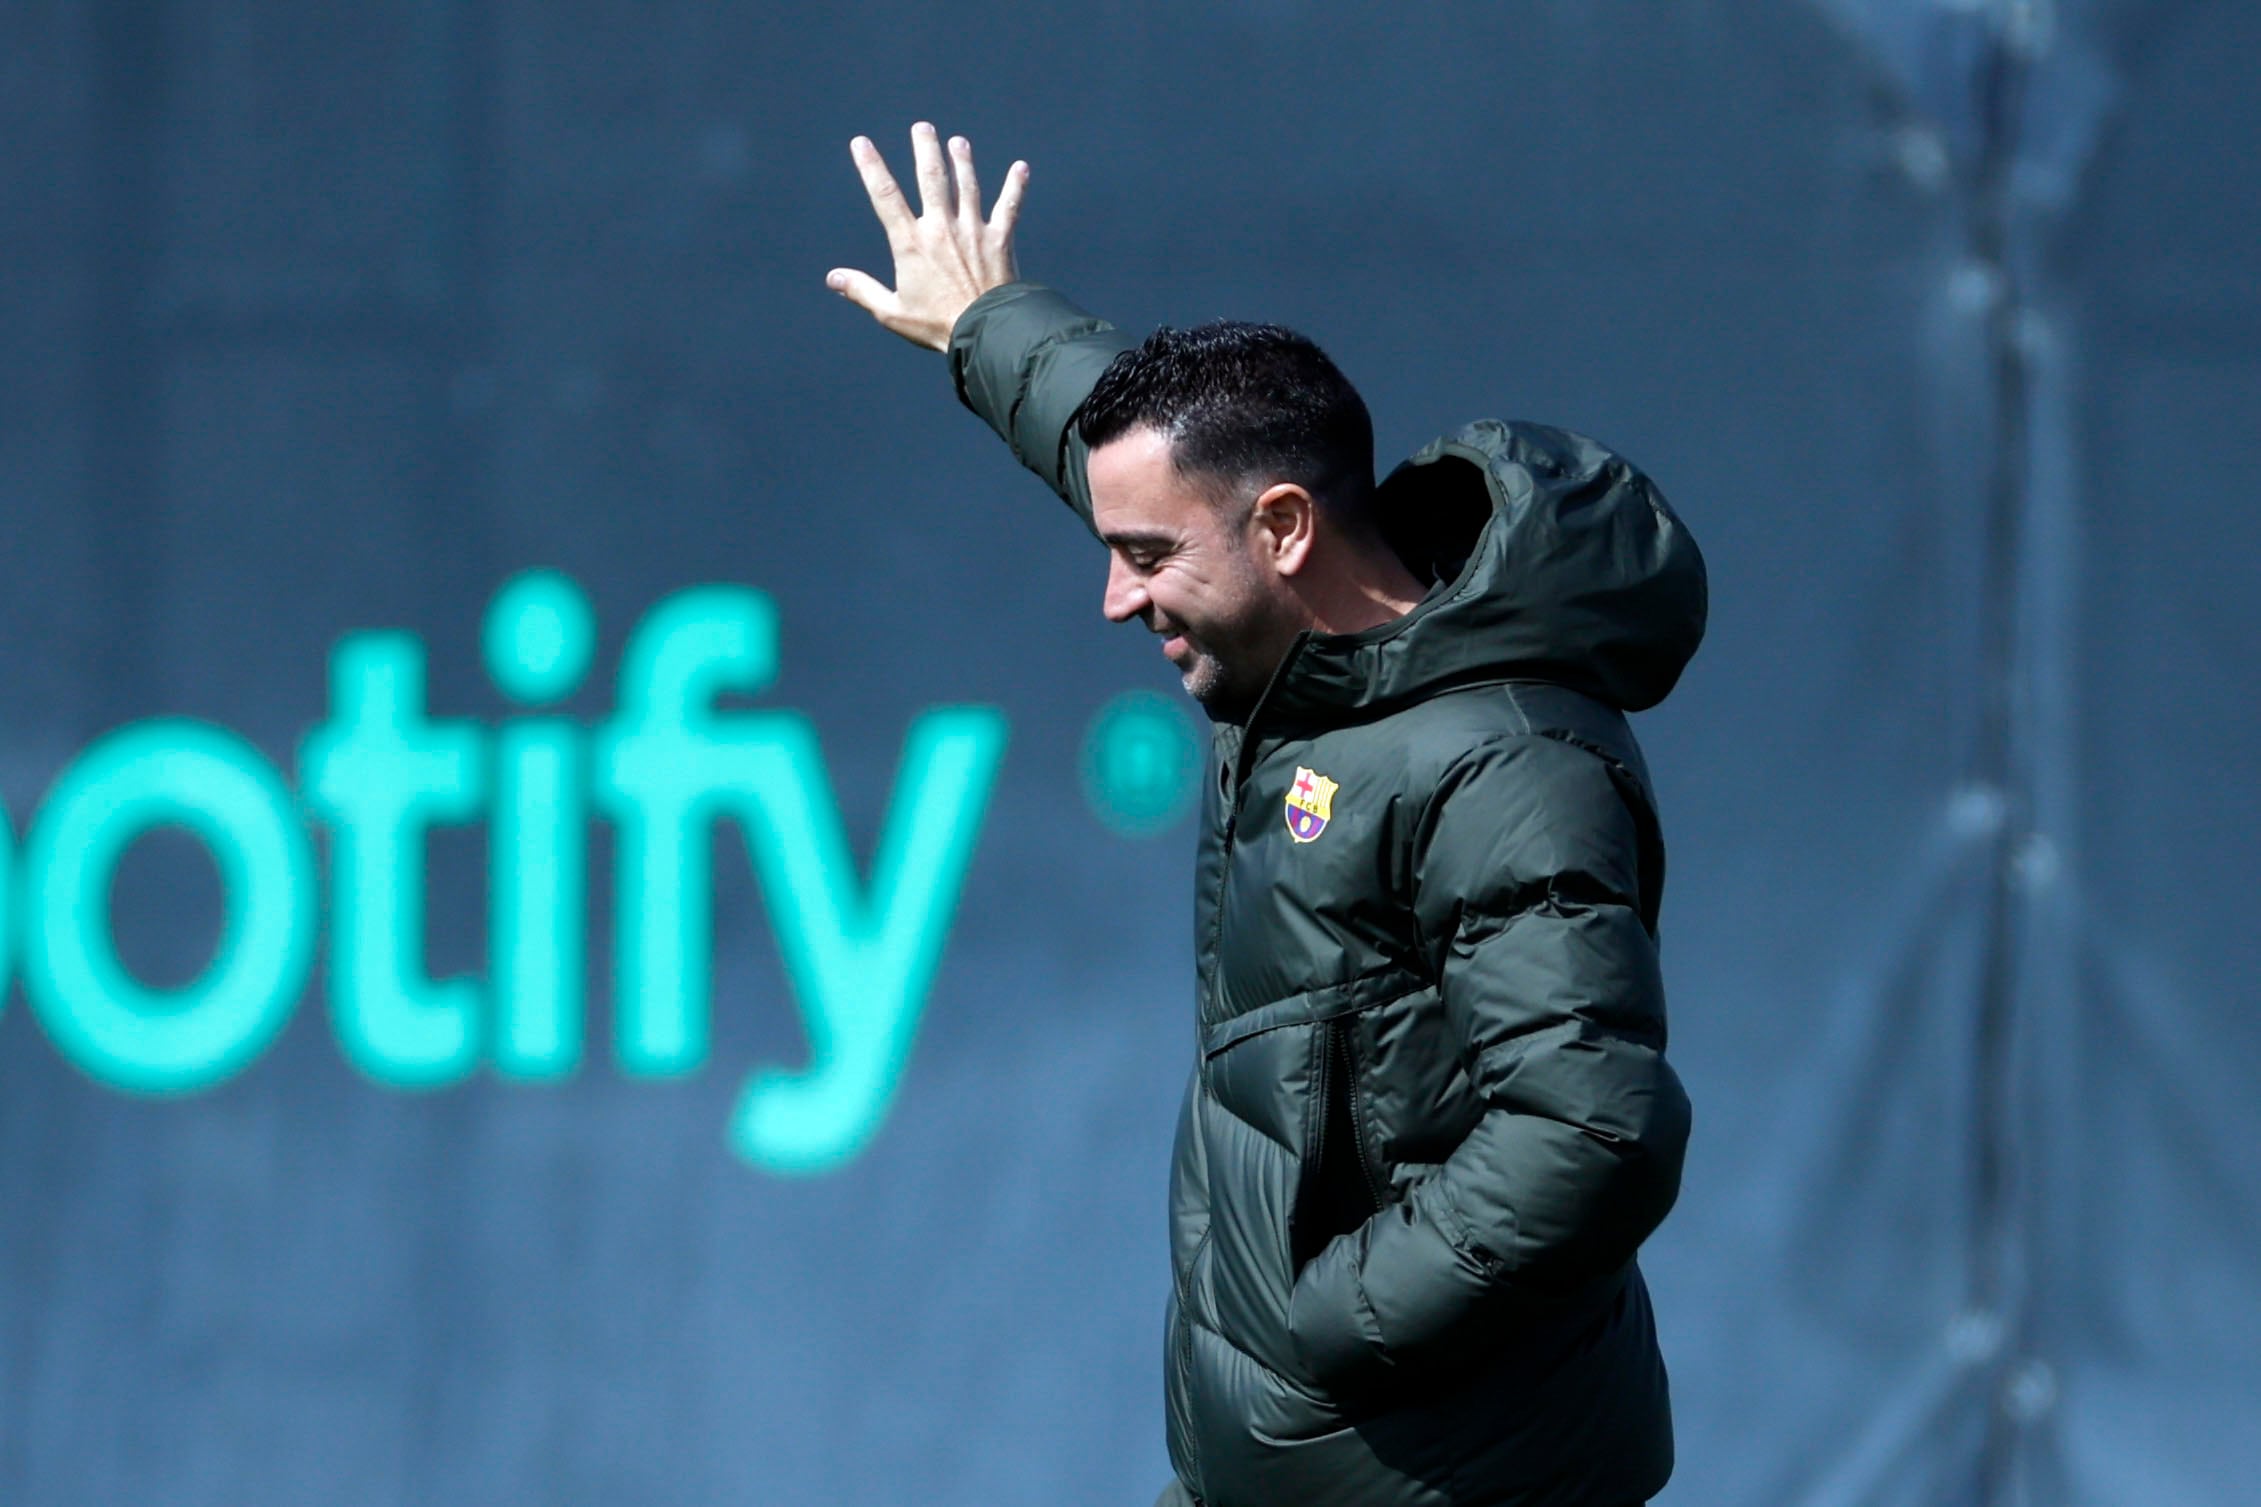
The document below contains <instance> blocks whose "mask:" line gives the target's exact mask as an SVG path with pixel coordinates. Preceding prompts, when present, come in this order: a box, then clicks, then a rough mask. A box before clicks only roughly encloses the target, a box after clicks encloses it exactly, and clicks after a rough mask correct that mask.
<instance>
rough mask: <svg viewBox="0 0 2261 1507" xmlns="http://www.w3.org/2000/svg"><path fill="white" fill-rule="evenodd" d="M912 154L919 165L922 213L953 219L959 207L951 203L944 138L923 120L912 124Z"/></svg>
mask: <svg viewBox="0 0 2261 1507" xmlns="http://www.w3.org/2000/svg"><path fill="white" fill-rule="evenodd" d="M911 157H912V159H913V160H914V161H915V162H916V163H917V164H918V174H919V213H920V214H922V215H936V216H939V217H941V218H943V219H947V218H949V216H950V212H951V210H952V209H953V208H954V207H955V206H953V205H952V204H951V202H950V174H949V171H948V169H946V168H944V167H943V165H942V138H941V137H939V136H937V135H935V134H934V127H933V126H931V125H929V124H927V123H926V122H925V121H923V120H922V121H920V122H919V123H918V124H917V125H915V126H913V127H911Z"/></svg>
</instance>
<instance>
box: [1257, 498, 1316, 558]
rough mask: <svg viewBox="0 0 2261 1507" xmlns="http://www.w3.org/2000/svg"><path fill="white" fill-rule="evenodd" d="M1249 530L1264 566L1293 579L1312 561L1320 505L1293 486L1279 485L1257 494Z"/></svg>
mask: <svg viewBox="0 0 2261 1507" xmlns="http://www.w3.org/2000/svg"><path fill="white" fill-rule="evenodd" d="M1248 526H1249V527H1250V528H1251V529H1253V530H1255V533H1256V539H1255V543H1256V548H1257V552H1258V555H1259V557H1260V558H1261V559H1262V560H1263V561H1264V563H1266V564H1268V565H1270V566H1271V567H1272V569H1273V570H1275V571H1277V572H1278V573H1279V574H1281V575H1283V576H1292V575H1295V574H1296V573H1297V572H1299V571H1301V570H1302V569H1303V568H1304V565H1305V564H1306V563H1307V562H1308V561H1309V559H1310V558H1311V544H1312V540H1313V537H1314V536H1315V535H1316V534H1317V533H1318V530H1319V504H1318V502H1317V500H1316V499H1314V498H1313V497H1312V495H1311V494H1310V493H1309V492H1306V491H1305V490H1304V489H1303V488H1301V487H1299V486H1297V485H1296V484H1295V483H1294V482H1292V481H1283V482H1279V483H1276V484H1275V485H1273V486H1269V487H1266V488H1265V489H1264V490H1263V492H1261V493H1259V494H1258V496H1257V498H1256V505H1255V507H1254V508H1253V509H1252V510H1251V511H1250V513H1249V518H1248Z"/></svg>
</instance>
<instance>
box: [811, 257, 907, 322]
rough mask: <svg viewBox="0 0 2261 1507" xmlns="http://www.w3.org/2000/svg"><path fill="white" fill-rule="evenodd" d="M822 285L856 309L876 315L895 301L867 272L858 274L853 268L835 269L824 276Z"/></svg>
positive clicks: (885, 288) (883, 286)
mask: <svg viewBox="0 0 2261 1507" xmlns="http://www.w3.org/2000/svg"><path fill="white" fill-rule="evenodd" d="M824 285H825V286H826V287H828V288H830V289H831V290H832V291H833V292H835V293H837V294H839V295H840V296H841V297H842V298H845V299H847V300H848V302H850V303H852V304H854V305H856V306H857V307H858V308H861V309H865V310H867V311H869V312H870V313H872V314H875V315H876V314H877V313H878V312H879V311H880V309H881V308H882V307H884V306H885V305H887V304H891V303H893V302H894V301H895V295H894V293H893V292H892V291H891V290H890V289H889V288H888V287H887V286H886V285H885V284H884V283H882V282H880V280H879V279H878V278H876V277H873V276H872V275H871V274H870V273H868V272H858V271H857V270H856V269H855V268H853V267H835V268H833V269H832V270H831V271H830V272H828V273H826V274H825V276H824Z"/></svg>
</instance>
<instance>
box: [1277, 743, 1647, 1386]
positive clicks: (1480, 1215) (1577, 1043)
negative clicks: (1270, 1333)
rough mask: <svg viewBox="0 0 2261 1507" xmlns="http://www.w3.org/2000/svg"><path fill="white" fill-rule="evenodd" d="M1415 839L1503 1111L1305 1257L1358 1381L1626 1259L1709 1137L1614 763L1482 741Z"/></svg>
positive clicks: (1328, 1366) (1411, 1364)
mask: <svg viewBox="0 0 2261 1507" xmlns="http://www.w3.org/2000/svg"><path fill="white" fill-rule="evenodd" d="M1412 843H1413V848H1414V853H1413V859H1414V868H1413V884H1414V888H1415V907H1414V908H1415V913H1416V915H1417V917H1418V920H1419V924H1420V927H1421V933H1422V939H1423V945H1424V946H1425V948H1426V949H1427V951H1428V953H1429V956H1430V959H1431V960H1432V962H1433V963H1434V965H1435V968H1436V977H1437V980H1438V988H1439V992H1440V994H1441V996H1442V1000H1443V1005H1444V1010H1445V1013H1446V1018H1447V1020H1448V1021H1449V1023H1450V1026H1451V1029H1452V1032H1453V1034H1454V1036H1455V1038H1456V1039H1457V1044H1458V1046H1459V1050H1460V1058H1461V1062H1462V1064H1463V1066H1464V1067H1465V1069H1466V1070H1467V1072H1468V1074H1469V1077H1470V1080H1471V1082H1472V1083H1473V1085H1474V1087H1475V1090H1476V1092H1477V1094H1478V1096H1479V1097H1480V1099H1481V1101H1482V1105H1483V1111H1482V1117H1481V1119H1480V1120H1479V1121H1478V1123H1477V1125H1476V1127H1475V1129H1474V1130H1472V1131H1471V1132H1470V1133H1469V1135H1468V1137H1467V1139H1466V1140H1464V1141H1463V1142H1462V1143H1461V1144H1460V1145H1459V1146H1458V1147H1457V1148H1455V1149H1454V1150H1453V1152H1452V1153H1451V1154H1450V1155H1449V1156H1448V1157H1447V1158H1446V1160H1445V1161H1444V1163H1443V1164H1442V1165H1441V1166H1440V1167H1439V1168H1438V1169H1437V1170H1436V1171H1435V1172H1434V1173H1433V1174H1431V1175H1429V1176H1428V1177H1426V1178H1424V1179H1423V1180H1422V1181H1420V1182H1418V1183H1416V1184H1415V1185H1414V1186H1413V1187H1412V1189H1411V1190H1410V1192H1409V1195H1408V1196H1407V1197H1406V1198H1404V1199H1403V1200H1401V1201H1399V1202H1398V1203H1395V1204H1393V1205H1391V1206H1390V1207H1387V1208H1385V1209H1383V1210H1381V1211H1380V1212H1379V1213H1377V1214H1375V1215H1374V1216H1373V1217H1371V1218H1370V1219H1368V1220H1367V1221H1366V1223H1365V1224H1364V1225H1362V1226H1360V1227H1359V1228H1358V1229H1355V1230H1352V1231H1350V1232H1348V1233H1346V1234H1344V1235H1340V1236H1338V1237H1336V1238H1335V1239H1334V1240H1333V1241H1332V1242H1330V1243H1329V1244H1328V1245H1327V1246H1326V1247H1325V1248H1323V1249H1322V1250H1321V1251H1320V1252H1319V1253H1318V1255H1317V1256H1315V1257H1314V1258H1313V1259H1312V1260H1311V1261H1310V1263H1309V1264H1307V1265H1306V1266H1305V1267H1304V1268H1303V1270H1302V1272H1301V1273H1300V1274H1299V1275H1298V1276H1297V1279H1296V1282H1295V1287H1294V1291H1293V1293H1292V1295H1291V1297H1290V1302H1289V1320H1288V1322H1289V1327H1290V1330H1291V1333H1292V1336H1293V1339H1294V1342H1295V1346H1296V1350H1297V1354H1298V1355H1299V1357H1300V1358H1301V1359H1302V1361H1303V1362H1304V1364H1305V1365H1306V1366H1307V1367H1308V1368H1309V1369H1310V1372H1311V1376H1312V1378H1313V1379H1314V1380H1316V1381H1317V1382H1319V1383H1320V1384H1321V1385H1322V1386H1325V1387H1327V1388H1329V1389H1330V1390H1334V1391H1337V1392H1338V1393H1348V1392H1355V1391H1359V1390H1363V1389H1365V1388H1367V1387H1370V1386H1372V1385H1374V1384H1376V1383H1378V1382H1380V1381H1382V1380H1384V1379H1386V1378H1387V1377H1388V1376H1389V1375H1390V1374H1391V1373H1392V1372H1394V1371H1397V1370H1399V1368H1401V1367H1403V1368H1410V1369H1413V1370H1419V1369H1420V1368H1422V1367H1423V1366H1424V1365H1426V1364H1428V1363H1430V1362H1432V1361H1436V1360H1440V1359H1445V1358H1447V1357H1448V1356H1455V1355H1458V1354H1461V1353H1463V1352H1464V1351H1465V1349H1466V1347H1470V1346H1481V1345H1484V1344H1487V1343H1497V1342H1500V1341H1501V1340H1502V1338H1503V1337H1505V1336H1507V1335H1508V1334H1509V1332H1510V1331H1511V1330H1512V1328H1513V1327H1514V1326H1515V1324H1516V1322H1517V1320H1518V1319H1519V1318H1521V1317H1526V1316H1533V1315H1536V1314H1539V1313H1542V1312H1544V1311H1546V1309H1547V1308H1549V1307H1550V1306H1554V1302H1552V1301H1550V1300H1559V1298H1560V1297H1561V1296H1562V1295H1563V1294H1566V1293H1568V1292H1571V1291H1574V1290H1575V1289H1576V1288H1577V1287H1578V1286H1580V1285H1582V1284H1584V1283H1586V1282H1588V1281H1590V1280H1592V1279H1594V1278H1598V1277H1604V1276H1607V1275H1609V1274H1611V1273H1613V1272H1615V1271H1617V1270H1618V1269H1620V1268H1621V1267H1623V1266H1624V1265H1625V1263H1627V1262H1628V1261H1630V1260H1631V1259H1632V1257H1633V1254H1634V1252H1635V1250H1636V1249H1637V1248H1638V1247H1639V1245H1640V1244H1641V1242H1642V1240H1644V1239H1645V1238H1647V1236H1648V1235H1649V1233H1650V1232H1651V1231H1652V1230H1654V1229H1655V1228H1656V1226H1657V1225H1658V1224H1659V1223H1660V1222H1661V1221H1662V1220H1663V1218H1664V1216H1665V1214H1666V1212H1667V1211H1668V1210H1669V1209H1670V1208H1671V1207H1672V1202H1673V1199H1674V1198H1675V1197H1676V1196H1677V1194H1678V1192H1679V1187H1680V1164H1681V1153H1682V1151H1683V1149H1684V1147H1685V1145H1686V1142H1687V1135H1688V1125H1689V1114H1688V1101H1687V1098H1686V1096H1685V1095H1684V1094H1683V1093H1682V1091H1681V1088H1680V1083H1679V1080H1678V1079H1677V1078H1676V1077H1675V1076H1674V1075H1673V1072H1672V1069H1671V1068H1670V1067H1669V1066H1667V1065H1666V1063H1665V1061H1664V1044H1665V1022H1664V990H1663V983H1662V979H1661V975H1660V973H1659V970H1658V966H1657V952H1656V943H1655V939H1654V938H1653V937H1651V936H1650V934H1649V932H1648V930H1647V928H1646V927H1645V926H1644V925H1643V924H1642V920H1641V905H1640V895H1641V887H1640V876H1639V874H1638V872H1637V867H1638V858H1637V855H1638V853H1639V851H1640V844H1639V836H1638V829H1637V827H1636V824H1635V820H1634V817H1633V812H1632V809H1631V808H1630V807H1629V806H1628V805H1627V803H1626V798H1625V797H1624V796H1623V795H1622V794H1621V793H1620V792H1619V790H1618V788H1617V785H1616V782H1615V781H1614V780H1613V778H1612V776H1611V772H1610V768H1609V766H1608V765H1607V764H1605V763H1604V762H1603V760H1602V759H1601V758H1600V757H1599V756H1597V755H1595V754H1593V753H1590V752H1588V751H1587V750H1585V749H1583V748H1580V747H1577V746H1575V745H1573V744H1570V743H1566V742H1563V741H1560V740H1558V739H1554V738H1550V737H1545V736H1539V735H1529V734H1525V735H1517V736H1513V737H1508V738H1504V739H1501V740H1498V741H1496V742H1491V743H1487V744H1484V745H1481V746H1479V747H1478V748H1476V749H1474V750H1473V751H1471V752H1470V753H1468V754H1466V755H1463V756H1462V757H1461V758H1460V759H1459V761H1458V762H1456V764H1455V765H1454V766H1453V767H1452V768H1451V769H1450V770H1448V771H1447V773H1446V774H1445V776H1444V778H1443V779H1442V780H1441V781H1440V782H1439V783H1438V786H1437V789H1436V791H1435V792H1434V794H1433V795H1432V797H1431V798H1430V801H1429V803H1428V805H1427V807H1426V809H1425V810H1424V811H1423V812H1422V814H1421V816H1420V818H1419V820H1418V822H1417V823H1416V826H1415V829H1414V833H1413V837H1412Z"/></svg>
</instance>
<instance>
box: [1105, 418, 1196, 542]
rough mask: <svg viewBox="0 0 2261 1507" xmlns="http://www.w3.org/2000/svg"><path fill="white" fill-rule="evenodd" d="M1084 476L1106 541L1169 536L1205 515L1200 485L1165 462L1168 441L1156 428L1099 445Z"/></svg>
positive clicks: (1144, 429)
mask: <svg viewBox="0 0 2261 1507" xmlns="http://www.w3.org/2000/svg"><path fill="white" fill-rule="evenodd" d="M1084 475H1085V476H1086V478H1087V479H1088V480H1089V481H1090V483H1091V514H1092V522H1093V523H1094V524H1095V525H1097V527H1098V530H1099V533H1100V536H1101V537H1102V538H1105V539H1107V540H1108V542H1109V543H1116V542H1118V540H1119V536H1123V537H1121V538H1120V542H1129V541H1128V539H1127V536H1128V535H1131V534H1149V535H1160V536H1163V537H1174V536H1175V535H1176V534H1177V533H1179V532H1180V531H1182V530H1183V529H1185V528H1186V527H1188V526H1189V525H1192V524H1194V523H1196V522H1198V521H1199V520H1200V519H1201V518H1202V517H1203V516H1204V515H1205V514H1206V513H1207V512H1208V511H1209V507H1208V499H1207V496H1206V494H1205V493H1204V491H1203V490H1202V488H1201V486H1200V484H1199V483H1197V482H1196V481H1194V480H1193V479H1192V478H1190V477H1188V476H1186V475H1184V474H1183V473H1181V472H1180V471H1179V470H1178V468H1177V463H1176V462H1175V461H1173V460H1172V459H1171V458H1170V441H1169V438H1168V436H1166V435H1164V434H1163V433H1162V431H1161V430H1159V429H1153V428H1139V429H1133V430H1131V431H1130V432H1129V433H1127V434H1123V435H1121V436H1118V437H1117V438H1115V439H1111V440H1109V441H1108V442H1107V443H1106V444H1104V445H1100V446H1098V447H1097V448H1096V449H1094V450H1093V451H1092V452H1091V454H1090V456H1089V457H1088V459H1087V461H1086V463H1085V467H1084Z"/></svg>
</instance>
